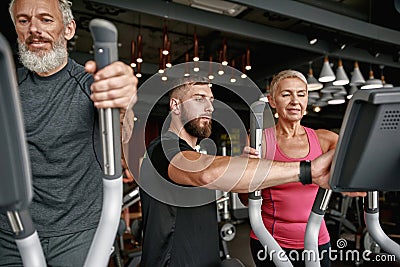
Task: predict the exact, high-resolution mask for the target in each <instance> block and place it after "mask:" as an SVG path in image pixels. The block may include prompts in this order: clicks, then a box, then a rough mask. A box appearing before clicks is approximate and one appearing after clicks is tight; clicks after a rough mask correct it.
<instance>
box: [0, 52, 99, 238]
mask: <svg viewBox="0 0 400 267" xmlns="http://www.w3.org/2000/svg"><path fill="white" fill-rule="evenodd" d="M92 81H93V78H92V75H89V74H87V73H85V71H84V69H83V66H81V65H79V64H77V63H76V62H75V61H73V60H72V59H69V61H68V64H67V66H65V67H64V68H63V69H62V70H61V71H59V72H57V73H56V74H54V75H51V76H49V77H40V76H38V75H36V74H35V73H33V72H30V71H28V70H27V69H25V68H21V69H19V70H18V86H19V92H20V101H21V106H22V112H23V117H24V126H25V132H26V139H27V144H28V149H29V156H30V162H31V169H32V185H33V192H34V195H33V201H32V204H31V206H30V208H29V210H30V213H31V216H32V219H33V222H34V225H35V227H36V229H37V230H38V233H39V235H40V236H41V237H49V236H57V235H64V234H69V233H75V232H79V231H83V230H87V229H91V228H94V227H96V226H97V224H98V221H99V218H100V212H101V203H102V178H103V172H102V170H101V165H100V161H99V159H98V157H99V156H100V153H99V151H100V150H99V149H98V148H99V147H100V143H99V138H98V134H99V133H98V122H97V121H98V118H97V117H98V116H97V110H96V108H95V107H94V105H93V102H92V101H91V99H90V97H89V96H90V85H91V83H92ZM0 228H1V229H4V230H8V231H11V229H10V227H9V226H8V222H7V219H6V218H5V216H3V215H1V217H0Z"/></svg>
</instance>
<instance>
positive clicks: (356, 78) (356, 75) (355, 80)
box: [350, 61, 365, 86]
mask: <svg viewBox="0 0 400 267" xmlns="http://www.w3.org/2000/svg"><path fill="white" fill-rule="evenodd" d="M364 83H365V79H364V77H363V76H362V74H361V71H360V68H359V66H358V62H357V61H356V62H354V70H353V73H352V75H351V80H350V85H351V86H353V85H354V86H359V85H363V84H364Z"/></svg>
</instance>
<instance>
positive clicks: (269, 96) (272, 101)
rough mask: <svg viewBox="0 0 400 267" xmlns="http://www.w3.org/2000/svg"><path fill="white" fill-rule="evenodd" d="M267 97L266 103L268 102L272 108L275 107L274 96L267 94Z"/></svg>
mask: <svg viewBox="0 0 400 267" xmlns="http://www.w3.org/2000/svg"><path fill="white" fill-rule="evenodd" d="M267 98H268V103H269V105H270V106H271V107H272V108H276V105H275V101H274V98H273V97H272V96H271V94H269V95H267Z"/></svg>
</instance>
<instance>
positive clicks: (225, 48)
mask: <svg viewBox="0 0 400 267" xmlns="http://www.w3.org/2000/svg"><path fill="white" fill-rule="evenodd" d="M221 63H222V65H224V66H228V44H227V43H226V38H224V42H223V45H222V62H221Z"/></svg>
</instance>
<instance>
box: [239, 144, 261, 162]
mask: <svg viewBox="0 0 400 267" xmlns="http://www.w3.org/2000/svg"><path fill="white" fill-rule="evenodd" d="M241 157H247V158H253V159H256V158H260V153H258V151H257V150H256V149H255V148H252V147H250V146H245V147H244V148H243V151H242V155H241Z"/></svg>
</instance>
